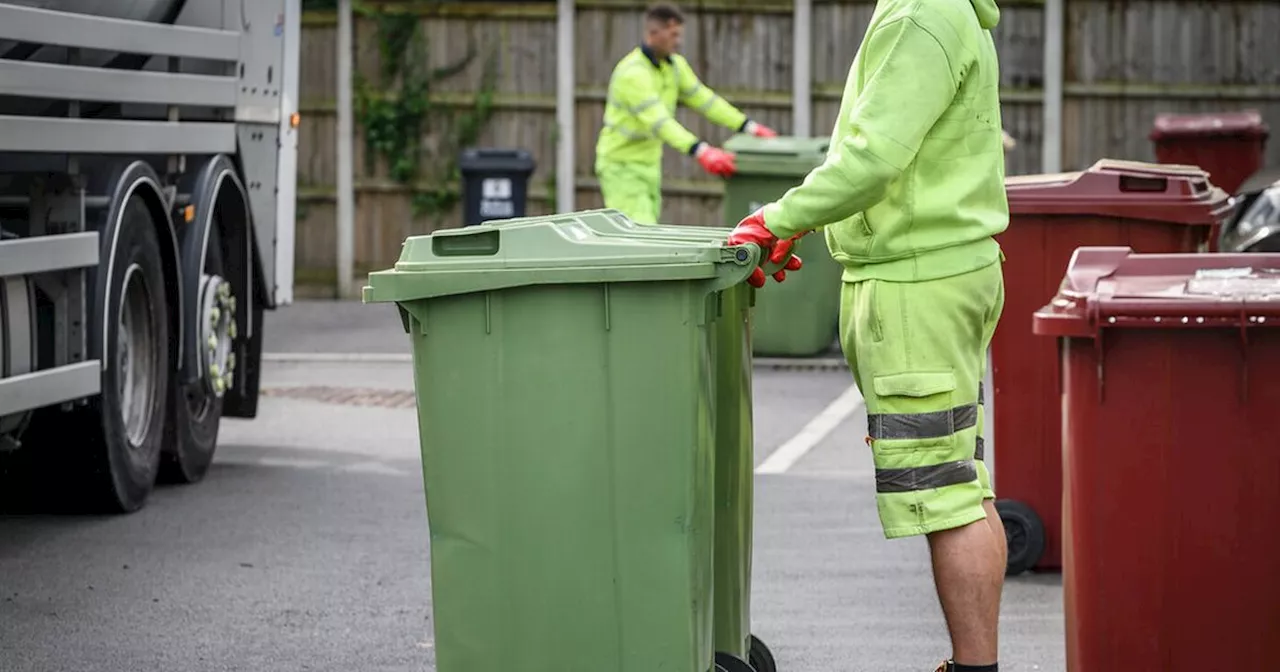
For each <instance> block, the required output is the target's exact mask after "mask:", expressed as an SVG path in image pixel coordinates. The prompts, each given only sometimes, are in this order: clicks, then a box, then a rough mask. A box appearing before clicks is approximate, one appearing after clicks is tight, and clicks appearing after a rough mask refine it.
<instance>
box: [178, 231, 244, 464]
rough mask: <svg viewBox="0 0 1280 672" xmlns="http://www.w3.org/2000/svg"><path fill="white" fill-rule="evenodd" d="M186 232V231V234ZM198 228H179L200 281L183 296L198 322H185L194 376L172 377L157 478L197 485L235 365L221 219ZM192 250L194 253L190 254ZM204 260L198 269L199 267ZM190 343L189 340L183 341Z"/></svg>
mask: <svg viewBox="0 0 1280 672" xmlns="http://www.w3.org/2000/svg"><path fill="white" fill-rule="evenodd" d="M188 232H190V233H188ZM199 232H200V229H199V228H198V227H188V228H187V229H186V230H184V238H183V240H182V242H181V243H180V246H181V249H182V254H183V264H184V267H185V266H186V265H187V264H190V265H191V266H190V267H191V268H199V272H200V281H199V282H198V283H197V286H196V288H195V291H194V292H193V293H192V294H191V295H189V296H188V297H187V300H188V301H193V302H195V305H196V306H197V309H196V315H197V321H196V323H195V324H187V325H186V328H187V329H191V330H193V332H194V334H195V335H196V336H197V338H196V339H194V343H195V345H196V348H197V352H198V362H199V363H198V366H199V367H200V370H199V374H200V375H199V376H198V377H197V378H196V379H195V380H192V381H189V382H188V381H185V380H183V377H182V376H175V377H174V381H173V408H174V416H173V418H174V421H173V425H172V429H173V436H172V440H171V441H169V442H167V443H168V445H169V450H166V451H165V453H164V456H163V459H162V462H161V472H160V478H161V480H162V481H164V482H167V483H183V484H188V483H196V482H198V481H200V480H201V479H203V478H204V476H205V474H206V473H207V472H208V471H209V465H210V464H212V463H213V454H214V451H215V450H216V449H217V446H218V428H219V426H220V425H221V423H222V409H223V399H224V397H225V393H226V391H227V390H228V389H229V388H230V387H231V385H233V384H234V376H235V368H236V351H237V350H238V347H237V345H236V341H237V337H238V336H239V334H238V328H237V326H236V319H237V318H236V304H237V301H236V295H235V292H234V291H233V289H232V288H233V284H232V283H231V281H230V280H229V279H227V277H226V267H227V266H226V264H225V263H224V262H223V258H224V249H223V245H222V223H221V221H220V219H219V218H218V217H217V215H215V216H214V218H213V221H212V222H211V224H210V226H209V231H208V235H207V236H204V235H200V238H199V239H198V240H189V239H188V238H187V237H186V236H191V237H192V238H194V237H195V236H196V234H197V233H199ZM193 250H194V254H195V256H194V257H192V256H191V253H192V251H193ZM200 259H203V263H204V265H203V267H202V268H201V267H200V263H201V262H200V261H199V260H200ZM187 342H188V343H189V344H190V343H192V342H193V341H192V339H188V341H187Z"/></svg>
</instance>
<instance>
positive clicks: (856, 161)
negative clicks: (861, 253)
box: [764, 135, 901, 238]
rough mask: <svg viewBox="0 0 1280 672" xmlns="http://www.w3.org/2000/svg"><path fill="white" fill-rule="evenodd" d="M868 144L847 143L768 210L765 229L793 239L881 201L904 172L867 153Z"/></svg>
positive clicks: (860, 140)
mask: <svg viewBox="0 0 1280 672" xmlns="http://www.w3.org/2000/svg"><path fill="white" fill-rule="evenodd" d="M865 144H866V143H865V139H864V138H860V137H859V136H857V135H854V136H852V137H850V138H848V139H846V140H845V141H844V143H843V146H842V147H841V150H840V151H839V152H836V153H833V154H832V155H831V156H830V157H829V158H828V159H827V160H826V161H825V162H824V163H823V164H822V165H821V166H818V167H817V168H815V169H814V170H813V171H812V172H810V173H809V175H808V176H807V177H806V178H805V180H804V182H803V183H801V184H800V185H798V186H796V187H792V188H791V189H790V190H789V191H787V193H786V194H784V195H783V196H782V198H780V199H778V201H777V202H775V203H771V204H769V205H768V206H766V208H765V212H764V221H765V226H767V227H768V228H769V230H770V231H772V232H773V234H774V235H776V236H778V237H779V238H787V237H790V236H793V235H795V234H797V233H804V232H806V231H812V230H814V229H819V228H822V227H824V226H827V225H828V224H833V223H835V222H839V221H842V220H845V219H848V218H849V217H852V216H853V215H855V214H857V213H859V212H862V211H863V210H866V209H867V208H870V207H871V206H873V205H875V204H876V203H878V202H880V200H881V199H883V198H884V195H885V191H886V190H887V189H888V186H889V184H890V183H891V182H892V181H893V180H894V179H895V178H896V177H897V176H898V175H899V173H900V172H901V171H899V170H898V169H896V168H894V167H893V166H891V165H889V164H887V163H885V162H884V161H882V160H881V159H879V158H878V157H876V156H875V155H874V154H872V153H871V152H869V151H867V149H866V147H865Z"/></svg>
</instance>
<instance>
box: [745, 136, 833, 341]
mask: <svg viewBox="0 0 1280 672" xmlns="http://www.w3.org/2000/svg"><path fill="white" fill-rule="evenodd" d="M829 145H830V139H829V138H797V137H786V136H783V137H778V138H757V137H755V136H751V135H745V134H739V135H735V136H733V137H732V138H729V140H728V141H727V142H725V144H724V148H725V149H726V150H727V151H730V152H733V153H734V154H735V155H736V156H737V166H738V170H737V172H735V173H734V175H733V177H731V178H729V179H728V180H727V181H726V182H725V189H724V223H725V225H726V226H735V225H736V224H737V223H738V222H740V221H742V218H743V217H746V216H747V215H750V214H751V213H753V212H755V211H756V210H758V209H760V208H761V207H762V206H763V205H764V204H766V203H769V202H772V201H775V200H777V199H779V198H781V197H782V195H783V194H785V193H787V190H788V189H790V188H792V187H794V186H796V185H798V184H800V183H801V182H803V181H804V178H805V176H806V175H808V174H809V171H811V170H813V169H814V168H816V167H817V166H819V165H821V164H822V162H823V161H824V160H825V159H826V156H827V147H828V146H829ZM795 254H796V255H797V256H799V257H800V258H801V259H802V260H803V261H804V269H803V270H801V271H799V272H796V273H791V274H788V275H787V280H786V282H783V283H775V282H773V280H772V279H770V280H769V284H768V286H767V289H768V291H764V292H761V293H760V296H759V298H757V299H756V306H755V316H754V321H753V323H752V337H751V338H752V348H753V350H754V352H755V354H756V355H759V356H762V357H812V356H814V355H818V354H821V353H822V352H825V351H826V350H827V349H828V348H830V347H831V346H832V344H833V343H834V342H835V340H836V338H837V328H838V325H839V320H840V276H841V273H842V272H843V270H842V269H841V267H840V264H839V263H838V262H836V261H835V260H834V259H832V258H831V253H830V252H829V251H828V250H827V241H826V239H825V238H824V237H823V236H822V232H820V231H815V232H814V233H811V234H809V235H807V236H805V237H804V238H801V239H800V242H799V244H798V245H796V248H795Z"/></svg>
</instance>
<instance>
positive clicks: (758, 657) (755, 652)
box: [747, 635, 778, 672]
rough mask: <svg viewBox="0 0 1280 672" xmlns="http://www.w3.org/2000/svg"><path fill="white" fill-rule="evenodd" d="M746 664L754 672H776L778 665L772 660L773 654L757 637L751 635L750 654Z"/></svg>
mask: <svg viewBox="0 0 1280 672" xmlns="http://www.w3.org/2000/svg"><path fill="white" fill-rule="evenodd" d="M747 662H749V663H751V668H752V669H754V670H755V671H756V672H778V664H777V663H776V662H774V660H773V652H772V651H770V650H769V647H768V646H765V643H764V642H763V641H761V639H760V638H759V637H756V636H755V635H751V652H750V654H748V656H747Z"/></svg>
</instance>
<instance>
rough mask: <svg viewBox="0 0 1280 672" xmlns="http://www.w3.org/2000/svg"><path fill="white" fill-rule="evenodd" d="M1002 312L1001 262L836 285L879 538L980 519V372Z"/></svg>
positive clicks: (984, 490)
mask: <svg viewBox="0 0 1280 672" xmlns="http://www.w3.org/2000/svg"><path fill="white" fill-rule="evenodd" d="M800 272H801V273H803V271H800ZM1003 310H1004V273H1003V269H1002V264H1001V263H1000V262H995V263H993V264H991V265H989V266H987V267H985V268H980V269H978V270H976V271H970V272H969V273H964V274H961V275H957V276H952V277H949V278H942V279H938V280H927V281H922V282H888V281H884V280H863V281H859V282H852V283H846V284H845V285H844V288H843V290H842V294H841V306H840V343H841V346H842V348H843V349H844V353H845V357H846V358H847V359H848V360H849V369H850V370H851V371H852V372H853V376H854V381H855V382H856V383H857V385H858V389H859V390H861V392H862V396H863V398H864V399H865V400H866V408H867V428H868V432H867V434H868V436H867V443H868V444H869V445H870V448H871V451H872V455H873V457H874V460H875V472H876V507H877V509H878V510H879V513H880V522H881V524H882V526H883V527H884V534H885V536H886V537H889V538H895V537H908V536H913V535H919V534H929V533H931V532H937V531H939V530H947V529H952V528H956V527H961V526H963V525H967V524H969V523H973V522H976V521H979V520H982V519H983V518H985V517H986V511H985V509H984V508H983V500H985V499H994V498H995V492H994V491H993V490H992V487H991V474H990V472H989V471H988V470H987V466H986V464H985V463H984V461H983V460H984V458H985V455H984V454H983V453H984V451H983V445H982V439H981V437H982V429H983V423H984V418H983V404H982V401H983V400H982V379H983V377H984V375H985V374H986V365H987V347H988V346H989V345H990V344H991V338H992V336H994V335H995V330H996V324H997V323H998V322H999V319H1000V314H1001V312H1002V311H1003Z"/></svg>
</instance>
